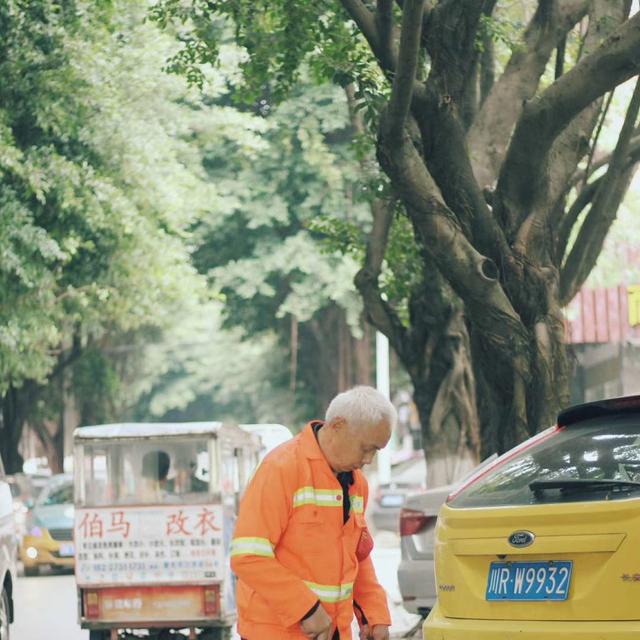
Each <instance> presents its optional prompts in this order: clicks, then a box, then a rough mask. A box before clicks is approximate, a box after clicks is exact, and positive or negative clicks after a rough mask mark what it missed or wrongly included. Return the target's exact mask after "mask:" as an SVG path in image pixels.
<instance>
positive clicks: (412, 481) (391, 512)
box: [369, 452, 427, 532]
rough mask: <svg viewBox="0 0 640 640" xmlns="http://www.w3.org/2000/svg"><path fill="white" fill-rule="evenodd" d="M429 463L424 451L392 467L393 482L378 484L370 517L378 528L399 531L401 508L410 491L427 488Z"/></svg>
mask: <svg viewBox="0 0 640 640" xmlns="http://www.w3.org/2000/svg"><path fill="white" fill-rule="evenodd" d="M426 483H427V465H426V462H425V459H424V454H423V453H422V452H419V453H417V455H416V456H415V457H413V458H411V459H409V460H405V461H404V462H401V463H399V464H397V465H394V466H393V467H392V469H391V482H387V483H384V484H381V485H378V487H377V489H376V492H375V495H374V497H373V500H372V501H371V506H370V507H369V517H370V518H371V521H372V522H373V525H374V527H375V528H376V529H377V530H379V531H380V530H384V531H395V532H397V531H398V522H399V519H400V510H401V509H402V507H403V506H404V503H405V500H406V499H407V496H408V495H409V494H410V493H413V492H416V491H421V490H423V489H425V488H426Z"/></svg>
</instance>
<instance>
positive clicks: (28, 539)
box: [19, 536, 75, 568]
mask: <svg viewBox="0 0 640 640" xmlns="http://www.w3.org/2000/svg"><path fill="white" fill-rule="evenodd" d="M67 544H70V543H68V542H59V541H57V540H53V539H52V538H45V537H35V536H24V537H23V538H22V542H21V543H20V550H19V555H20V561H21V562H22V564H23V565H24V566H25V568H33V567H40V566H43V565H51V566H54V567H73V566H75V558H74V556H66V555H61V554H60V550H61V547H62V546H63V545H67ZM29 549H35V551H36V552H37V555H36V556H35V558H34V557H31V555H33V552H32V554H31V555H29V553H27V551H28V550H29Z"/></svg>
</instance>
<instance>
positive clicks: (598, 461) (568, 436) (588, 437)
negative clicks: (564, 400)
mask: <svg viewBox="0 0 640 640" xmlns="http://www.w3.org/2000/svg"><path fill="white" fill-rule="evenodd" d="M576 479H580V480H616V481H624V482H630V483H632V482H638V483H640V416H633V417H629V416H628V415H626V416H610V417H606V418H596V419H592V420H587V421H584V422H581V423H579V424H575V425H571V426H569V427H566V428H563V429H559V430H557V431H556V432H554V433H553V435H551V436H550V437H548V438H544V439H542V440H541V441H540V442H538V443H535V444H533V445H532V446H531V447H529V448H524V449H523V450H522V451H520V453H518V454H516V455H515V456H512V457H509V455H508V454H507V456H506V457H505V459H504V460H503V461H502V462H500V461H497V463H496V466H494V467H493V468H491V469H490V470H488V471H487V472H486V473H485V474H484V475H480V476H479V477H478V478H477V479H476V480H475V481H473V482H471V483H470V484H469V486H467V487H466V488H464V489H463V490H462V491H460V493H459V494H458V495H456V496H455V498H453V500H452V501H451V502H450V503H449V506H451V507H458V508H471V507H490V506H509V505H528V504H539V503H549V502H579V501H591V500H604V499H607V500H612V499H621V498H630V497H640V486H638V487H634V486H633V485H629V486H624V487H622V489H623V490H620V491H611V488H610V487H603V488H597V487H594V486H592V485H590V486H588V487H585V489H581V490H577V491H576V490H571V491H561V490H551V491H546V490H545V491H543V492H537V493H536V494H534V492H533V491H532V490H531V489H530V487H529V484H530V483H531V482H533V481H534V480H576Z"/></svg>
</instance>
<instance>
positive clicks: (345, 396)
mask: <svg viewBox="0 0 640 640" xmlns="http://www.w3.org/2000/svg"><path fill="white" fill-rule="evenodd" d="M336 418H344V420H346V421H347V422H348V423H349V424H352V425H373V424H376V423H378V422H380V421H381V420H386V421H387V422H388V423H389V425H390V426H391V428H392V429H393V427H394V426H395V424H396V420H397V418H398V414H397V411H396V408H395V407H394V406H393V405H392V404H391V402H390V401H389V399H388V398H387V397H386V396H385V395H384V394H382V393H380V391H378V390H376V389H374V388H373V387H366V386H364V385H361V386H358V387H353V389H349V390H348V391H344V392H343V393H340V394H338V395H337V396H336V397H335V398H334V399H333V400H332V401H331V403H330V404H329V407H328V409H327V413H326V415H325V422H331V421H332V420H335V419H336Z"/></svg>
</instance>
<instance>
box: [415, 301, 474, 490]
mask: <svg viewBox="0 0 640 640" xmlns="http://www.w3.org/2000/svg"><path fill="white" fill-rule="evenodd" d="M430 341H431V343H432V349H430V357H429V359H428V361H424V362H423V363H422V366H420V367H418V368H416V367H413V366H412V367H411V368H410V371H412V372H413V373H414V375H413V376H412V383H413V387H414V402H415V404H416V408H417V410H418V415H419V416H420V423H421V427H422V443H423V449H424V453H425V457H426V459H427V486H429V487H435V486H441V485H444V484H450V483H451V482H453V481H454V480H456V479H458V478H460V477H461V476H462V475H463V474H464V473H466V472H467V471H468V470H469V469H471V468H472V467H473V466H475V464H477V462H478V458H479V454H480V429H479V419H478V415H477V410H476V391H475V380H474V376H473V371H472V367H471V361H470V349H469V336H468V332H467V327H466V324H465V320H464V316H463V314H462V312H460V311H455V312H453V313H452V314H451V317H450V318H449V319H448V321H447V322H446V323H445V324H444V326H443V328H442V330H441V331H438V332H434V333H432V334H431V336H430ZM418 370H420V371H422V375H415V373H416V372H417V371H418Z"/></svg>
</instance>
